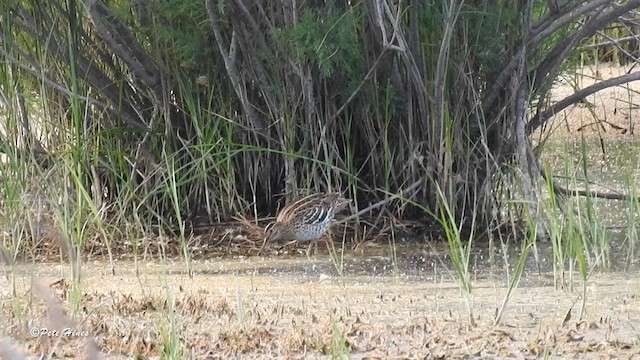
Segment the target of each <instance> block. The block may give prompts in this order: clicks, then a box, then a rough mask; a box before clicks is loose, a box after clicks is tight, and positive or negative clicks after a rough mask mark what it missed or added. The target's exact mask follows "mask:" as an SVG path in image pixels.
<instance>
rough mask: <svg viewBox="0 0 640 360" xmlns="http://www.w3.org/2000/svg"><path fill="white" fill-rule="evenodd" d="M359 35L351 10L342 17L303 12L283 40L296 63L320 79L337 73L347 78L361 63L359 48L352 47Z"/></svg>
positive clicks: (358, 16)
mask: <svg viewBox="0 0 640 360" xmlns="http://www.w3.org/2000/svg"><path fill="white" fill-rule="evenodd" d="M359 32H360V15H359V12H358V11H356V10H354V9H351V10H349V11H345V12H344V13H343V14H340V13H322V12H321V11H320V10H314V9H307V10H305V11H304V12H303V14H302V16H301V17H300V21H299V22H298V24H297V25H296V26H294V27H293V28H292V29H291V30H289V31H287V32H285V35H284V38H285V39H287V40H288V41H289V43H290V46H291V47H293V49H294V51H295V54H296V57H297V58H298V59H299V60H300V61H303V62H310V63H312V64H314V65H315V66H317V68H318V69H319V70H320V73H321V74H322V75H323V76H332V75H334V74H336V73H338V74H340V75H347V76H348V77H350V78H351V77H353V76H354V75H355V73H356V68H357V65H358V64H359V63H361V62H362V61H363V57H362V54H361V52H360V46H356V45H355V44H358V43H359V39H358V35H359Z"/></svg>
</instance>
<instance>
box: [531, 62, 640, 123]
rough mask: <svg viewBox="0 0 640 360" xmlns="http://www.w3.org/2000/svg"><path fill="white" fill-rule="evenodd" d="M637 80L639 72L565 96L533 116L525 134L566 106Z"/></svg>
mask: <svg viewBox="0 0 640 360" xmlns="http://www.w3.org/2000/svg"><path fill="white" fill-rule="evenodd" d="M638 80H640V72H634V73H631V74H625V75H622V76H618V77H616V78H612V79H608V80H604V81H600V82H598V83H595V84H593V85H591V86H588V87H586V88H584V89H582V90H580V91H578V92H576V93H575V94H573V95H570V96H567V97H566V98H564V99H562V100H560V101H558V102H557V103H555V104H554V105H553V106H551V107H550V108H549V109H547V110H545V111H543V112H542V113H538V114H536V116H534V117H533V119H531V121H529V124H527V133H528V134H531V133H532V132H534V131H535V130H536V129H538V128H539V127H540V126H542V125H543V124H544V123H545V122H546V121H547V120H549V119H550V118H551V117H552V116H553V115H555V114H557V113H559V112H560V111H562V110H563V109H565V108H567V107H568V106H570V105H573V104H575V103H577V102H578V101H580V100H582V99H584V98H585V97H587V96H589V95H591V94H594V93H596V92H598V91H600V90H603V89H606V88H610V87H613V86H618V85H621V84H626V83H628V82H632V81H638Z"/></svg>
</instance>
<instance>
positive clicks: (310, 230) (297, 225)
mask: <svg viewBox="0 0 640 360" xmlns="http://www.w3.org/2000/svg"><path fill="white" fill-rule="evenodd" d="M349 203H351V199H345V198H344V197H342V195H340V194H339V193H315V194H311V195H307V196H304V197H302V198H300V199H297V200H295V201H293V202H292V203H290V204H287V205H286V206H285V207H284V208H283V209H282V210H280V212H279V213H278V216H276V220H275V221H274V222H272V223H270V224H269V225H267V227H266V228H265V233H266V238H265V240H266V241H291V240H296V241H298V242H308V241H314V240H318V239H320V238H322V237H323V236H324V235H325V234H326V233H327V231H328V230H329V228H330V226H331V222H332V221H333V218H334V216H335V214H336V213H337V212H338V211H340V210H342V209H343V208H344V207H346V206H347V205H349ZM310 248H311V247H309V249H310ZM307 255H308V254H307Z"/></svg>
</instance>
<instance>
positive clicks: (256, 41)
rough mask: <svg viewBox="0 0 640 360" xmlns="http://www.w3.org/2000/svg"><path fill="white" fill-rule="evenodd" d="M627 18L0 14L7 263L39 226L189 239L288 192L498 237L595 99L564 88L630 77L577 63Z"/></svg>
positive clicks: (99, 8)
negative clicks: (568, 111)
mask: <svg viewBox="0 0 640 360" xmlns="http://www.w3.org/2000/svg"><path fill="white" fill-rule="evenodd" d="M638 5H640V0H632V1H626V2H622V3H617V2H613V1H607V0H595V1H588V2H582V1H569V2H567V3H566V4H564V5H562V6H559V5H557V4H556V3H555V2H554V1H546V2H543V1H537V0H532V1H465V2H462V1H460V2H458V1H451V2H442V1H417V0H410V1H406V2H394V1H388V0H371V1H361V2H349V1H336V2H334V1H311V2H300V3H298V2H287V1H271V2H263V1H251V0H233V1H212V0H205V1H194V0H180V1H177V0H153V1H139V2H129V1H120V0H116V1H106V2H103V1H99V0H85V1H76V0H66V1H61V0H54V1H47V2H41V1H36V0H22V1H10V0H3V1H2V5H1V9H0V11H1V13H0V17H1V18H0V28H1V30H2V31H1V34H0V40H1V47H0V55H1V56H2V59H3V61H2V65H1V66H0V89H1V95H2V97H1V100H2V119H1V122H2V136H1V137H0V151H1V152H2V153H4V155H5V166H4V167H2V169H0V176H1V177H2V181H3V185H4V186H3V192H2V220H1V221H2V222H3V228H6V229H9V230H8V232H7V233H8V234H9V237H10V238H11V239H13V241H12V245H11V247H12V250H13V251H19V250H21V249H20V246H21V243H20V242H19V241H16V240H15V239H22V238H31V237H33V238H38V237H40V236H41V235H42V233H43V232H47V231H49V229H50V228H55V229H56V232H57V233H59V234H60V235H59V236H61V237H63V238H65V239H70V240H71V239H77V240H78V241H79V242H80V243H82V240H81V239H84V238H86V237H87V236H89V235H90V234H91V236H94V235H95V236H96V237H97V238H101V239H103V240H104V241H105V242H109V241H113V240H115V241H118V239H130V238H139V237H140V235H141V234H146V233H148V232H150V231H152V230H154V229H155V226H156V225H158V224H160V225H171V226H169V227H171V228H176V226H177V228H178V229H179V231H180V234H181V236H184V235H185V231H187V230H185V223H186V220H187V217H189V216H193V214H198V215H204V216H206V217H208V218H209V220H211V221H213V222H215V221H221V220H225V219H230V218H232V217H233V216H235V215H242V216H246V217H249V218H254V217H260V216H265V215H268V214H273V213H274V211H275V210H276V207H277V205H278V203H279V201H280V197H279V195H280V194H287V197H289V198H290V197H292V196H295V195H296V193H297V191H298V189H305V190H306V191H328V190H334V191H335V190H338V191H342V192H343V193H345V195H346V196H348V197H350V198H353V199H354V200H355V202H354V204H355V205H356V207H357V208H359V209H362V208H365V207H366V206H367V205H369V204H371V203H375V202H378V201H380V200H383V199H385V198H389V196H390V195H392V194H397V193H399V192H402V198H404V200H409V201H400V199H398V198H396V199H395V200H393V202H389V203H387V204H386V206H381V207H378V208H376V209H374V211H375V212H376V213H381V214H382V215H384V216H383V217H385V216H386V217H389V216H392V217H402V218H405V219H407V218H418V219H424V218H427V217H428V215H427V212H428V211H427V212H425V211H424V210H425V209H427V210H429V209H431V210H433V211H434V213H436V214H438V213H439V212H438V211H435V209H440V210H442V209H446V210H447V211H445V212H446V213H450V214H451V217H450V219H451V220H453V221H454V222H456V223H457V222H464V223H467V224H473V226H475V227H478V229H479V230H482V229H494V228H497V227H498V226H499V225H500V224H502V223H503V222H504V220H505V219H504V218H502V217H503V216H507V217H508V218H516V219H517V218H519V217H524V216H525V214H526V213H530V211H533V212H534V213H535V212H536V211H537V209H536V206H535V199H536V196H537V193H538V192H539V190H538V189H537V185H536V184H537V183H538V181H537V180H538V179H539V177H540V175H539V174H540V169H539V166H538V165H537V161H536V157H535V156H536V155H534V153H533V151H532V148H531V142H530V135H531V134H532V132H534V131H535V130H537V129H539V128H540V127H541V126H543V125H544V124H545V121H546V120H548V119H549V118H550V117H551V116H552V115H553V114H554V113H556V112H558V111H559V110H561V109H562V108H563V107H566V106H569V105H571V104H572V103H575V102H577V101H579V100H580V99H581V98H583V97H584V96H586V95H587V94H589V93H590V92H592V91H595V90H597V89H595V88H594V89H590V90H589V91H586V92H584V93H581V94H578V95H577V96H573V97H571V98H568V99H566V101H561V102H559V103H551V102H550V99H549V91H550V88H551V86H552V84H553V83H554V81H555V79H556V78H557V76H558V75H559V74H560V73H561V72H562V71H563V69H564V68H566V67H567V66H576V65H579V64H580V62H581V61H592V60H593V59H594V58H596V59H608V60H616V61H635V60H636V56H637V50H638V47H637V42H636V41H628V40H629V39H626V40H625V41H624V42H619V43H617V42H613V43H612V44H613V45H615V46H609V47H596V48H595V49H596V50H594V51H589V52H585V50H584V49H585V48H584V46H585V44H587V43H588V42H590V43H594V42H596V43H597V42H600V41H603V40H602V39H603V38H602V36H604V35H606V32H603V30H604V29H606V28H607V27H610V26H611V25H612V24H616V29H618V30H616V31H621V33H620V34H618V37H624V36H625V35H629V34H633V33H634V30H635V29H636V28H637V20H636V15H635V12H634V9H635V8H636V7H637V6H638ZM619 29H622V30H619ZM603 34H604V35H603ZM596 35H597V36H600V38H598V39H599V40H594V39H597V38H596V37H595V36H596ZM605 39H606V37H605ZM609 45H611V44H609ZM603 49H606V50H603ZM612 49H614V50H612ZM598 51H600V53H599V52H598ZM638 77H639V76H638V74H637V73H636V74H633V73H632V74H629V75H626V76H624V77H621V78H618V79H614V80H613V82H612V83H607V84H604V85H602V86H612V85H614V83H615V84H619V83H624V82H628V81H631V80H637V79H638ZM406 189H409V191H403V190H406ZM505 192H506V193H508V194H507V195H508V197H509V198H511V199H525V200H529V202H528V203H529V204H533V205H531V206H528V207H523V206H515V207H509V209H508V210H509V211H506V210H507V208H506V207H505V203H504V199H505V197H504V195H505ZM525 203H527V202H522V204H525ZM416 205H418V206H416ZM356 210H357V209H356ZM439 214H440V215H442V214H444V212H440V213H439ZM363 215H365V214H363ZM442 216H443V217H444V218H447V216H444V215H442ZM14 253H15V252H14Z"/></svg>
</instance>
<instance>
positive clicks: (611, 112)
mask: <svg viewBox="0 0 640 360" xmlns="http://www.w3.org/2000/svg"><path fill="white" fill-rule="evenodd" d="M636 71H640V65H635V66H632V65H628V66H613V65H610V64H599V65H593V66H589V67H585V68H582V69H581V70H579V71H578V72H577V73H571V74H565V75H564V76H563V77H562V80H561V81H560V82H558V84H556V86H555V87H554V90H553V92H552V96H551V100H552V102H553V103H555V102H557V101H560V100H562V99H564V98H565V97H567V96H569V95H572V94H573V93H574V92H576V91H578V90H580V89H584V88H586V87H588V86H590V85H593V84H594V83H595V82H597V81H601V80H607V79H611V78H615V77H618V76H622V75H624V74H627V73H631V72H636ZM584 100H585V101H586V104H585V103H578V104H576V105H572V106H569V107H567V108H566V109H564V110H563V111H561V112H559V113H558V114H556V115H555V116H554V117H553V118H552V119H551V121H549V122H548V123H547V125H546V126H545V128H544V129H543V131H542V132H543V133H544V134H547V135H549V134H550V135H551V139H559V140H562V139H567V138H569V139H571V138H578V139H579V138H580V137H581V136H583V135H584V136H586V137H596V138H603V139H612V138H613V139H619V140H630V139H638V138H639V137H640V108H639V105H640V81H635V82H631V83H628V84H624V85H620V86H616V87H611V88H608V89H604V90H601V91H599V92H597V93H595V94H593V95H590V96H588V97H586V98H585V99H584ZM535 135H536V136H537V135H540V132H538V133H537V134H535ZM534 137H535V136H534Z"/></svg>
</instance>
